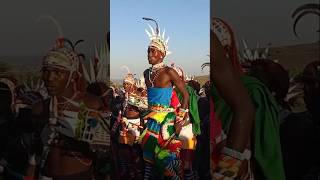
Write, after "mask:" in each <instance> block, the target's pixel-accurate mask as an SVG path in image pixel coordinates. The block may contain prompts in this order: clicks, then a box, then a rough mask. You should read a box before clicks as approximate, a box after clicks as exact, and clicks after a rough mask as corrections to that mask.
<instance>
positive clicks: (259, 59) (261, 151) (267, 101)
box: [0, 18, 320, 180]
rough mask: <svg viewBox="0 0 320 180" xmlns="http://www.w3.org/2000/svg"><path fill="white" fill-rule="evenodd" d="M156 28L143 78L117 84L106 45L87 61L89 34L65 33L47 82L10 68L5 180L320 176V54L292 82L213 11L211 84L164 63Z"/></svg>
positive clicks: (47, 59) (2, 134)
mask: <svg viewBox="0 0 320 180" xmlns="http://www.w3.org/2000/svg"><path fill="white" fill-rule="evenodd" d="M144 19H145V20H147V21H150V20H151V21H153V22H156V21H155V20H153V19H151V18H144ZM149 27H150V32H149V31H147V35H148V37H149V40H150V44H149V46H148V53H147V57H148V63H149V64H150V65H151V67H150V68H148V69H146V70H145V71H144V72H143V76H141V77H140V78H136V77H135V74H134V73H132V72H130V71H129V68H127V69H128V73H127V74H126V75H125V77H124V79H123V84H122V86H121V87H113V86H111V85H110V83H109V79H108V78H109V76H108V74H107V73H106V72H107V70H106V56H107V55H106V53H101V54H97V55H96V56H95V58H94V61H91V60H90V61H89V68H86V63H85V59H86V57H85V56H84V55H83V54H81V53H79V52H78V51H77V48H76V47H77V45H78V44H79V43H81V42H82V40H80V41H77V42H76V43H72V42H71V41H70V40H68V39H66V38H64V37H59V38H58V39H57V40H56V42H55V44H54V46H53V48H52V49H51V50H50V51H49V52H48V53H46V55H45V56H44V58H43V61H42V68H41V74H42V75H41V78H42V81H39V82H38V83H37V84H33V85H28V84H25V83H22V82H18V81H16V80H15V77H12V76H10V75H8V74H6V73H2V74H1V75H0V99H1V101H0V128H1V130H0V138H1V139H0V143H1V144H2V145H1V146H0V147H1V149H0V150H1V151H0V159H1V160H0V173H1V177H2V178H4V179H21V180H22V179H53V180H64V179H68V180H70V179H77V180H82V179H83V180H89V179H96V180H99V179H101V180H102V179H110V178H111V179H145V180H147V179H185V180H188V179H218V180H220V179H221V180H223V179H242V180H246V179H250V180H252V179H266V180H277V179H279V180H284V179H290V180H291V179H303V178H304V179H312V178H314V177H319V171H320V170H319V169H320V166H319V164H320V158H319V155H318V153H319V152H320V147H319V146H320V131H319V126H320V122H319V120H320V115H319V109H320V108H319V105H320V104H319V103H320V61H319V60H315V61H313V62H311V63H309V64H308V65H307V66H306V67H305V68H304V70H303V72H302V73H301V74H300V75H299V76H297V77H294V78H291V77H290V76H289V74H288V72H287V71H286V70H285V69H284V68H283V67H282V66H281V65H280V64H279V63H277V62H275V61H273V60H272V59H269V58H268V53H267V52H268V51H267V50H266V51H264V52H259V51H255V52H252V51H251V50H250V49H249V48H247V47H246V48H245V49H244V53H243V54H241V55H239V51H238V50H237V47H236V43H235V37H234V34H233V32H232V28H231V26H230V25H228V24H227V23H226V22H225V21H223V20H222V19H219V18H214V19H213V20H212V26H211V31H210V44H211V52H210V54H211V56H210V81H208V82H206V83H205V84H204V85H203V86H202V87H201V85H200V83H199V82H197V81H196V80H193V79H188V78H187V76H186V74H185V73H184V71H183V69H182V68H180V67H178V66H177V65H175V64H171V65H166V61H165V57H166V56H167V55H169V54H170V51H169V50H168V39H166V38H165V33H164V32H163V33H160V29H159V28H158V25H157V22H156V27H155V28H153V27H152V26H149ZM244 46H246V44H244ZM105 48H106V49H105V51H104V52H107V51H108V47H105ZM87 69H89V71H88V70H87ZM42 82H43V83H42ZM301 103H303V104H304V105H305V106H304V107H305V108H297V106H300V104H301Z"/></svg>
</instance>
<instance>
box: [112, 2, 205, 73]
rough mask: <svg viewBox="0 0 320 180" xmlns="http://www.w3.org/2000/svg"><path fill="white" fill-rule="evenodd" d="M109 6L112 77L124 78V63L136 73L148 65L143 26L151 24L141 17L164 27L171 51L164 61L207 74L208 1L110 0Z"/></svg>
mask: <svg viewBox="0 0 320 180" xmlns="http://www.w3.org/2000/svg"><path fill="white" fill-rule="evenodd" d="M110 6H111V8H110V28H111V30H110V36H111V37H110V41H111V46H110V47H111V48H110V56H111V57H110V60H111V62H110V63H111V79H120V78H123V76H124V75H125V73H126V71H125V70H124V69H122V68H121V66H123V65H127V66H128V67H129V68H130V70H131V72H133V73H135V74H137V75H140V74H142V72H143V71H144V70H145V69H146V68H148V67H149V64H148V61H147V47H148V44H149V39H148V37H147V35H146V33H145V30H144V29H148V25H147V24H148V23H150V24H151V25H152V26H153V25H154V24H152V22H149V21H145V20H143V19H142V17H149V18H153V19H156V20H157V21H158V23H159V26H160V28H161V31H162V30H163V28H165V29H166V37H167V36H169V37H170V40H169V50H170V51H171V52H172V54H170V55H168V56H167V57H166V58H165V62H167V63H169V62H175V63H176V65H178V66H181V67H182V68H183V69H184V71H185V72H186V73H187V74H188V75H207V74H209V70H208V69H205V70H204V71H203V72H202V71H201V64H202V63H204V62H207V61H209V59H208V57H207V54H209V44H210V41H209V25H210V24H209V20H210V19H209V16H210V2H209V0H161V1H160V0H111V4H110Z"/></svg>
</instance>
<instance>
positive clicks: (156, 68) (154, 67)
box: [151, 61, 166, 71]
mask: <svg viewBox="0 0 320 180" xmlns="http://www.w3.org/2000/svg"><path fill="white" fill-rule="evenodd" d="M165 66H166V65H165V64H164V62H163V61H162V62H160V63H157V64H154V65H152V66H151V70H152V71H156V70H158V69H161V68H163V67H165Z"/></svg>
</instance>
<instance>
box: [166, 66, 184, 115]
mask: <svg viewBox="0 0 320 180" xmlns="http://www.w3.org/2000/svg"><path fill="white" fill-rule="evenodd" d="M168 74H169V76H170V79H171V82H173V84H174V85H175V86H176V87H177V88H178V90H179V91H180V92H181V94H182V98H183V99H182V103H181V108H183V109H188V108H189V94H188V91H187V89H186V86H185V83H184V81H182V80H181V78H180V77H179V75H178V73H177V72H176V71H175V70H174V69H172V68H168Z"/></svg>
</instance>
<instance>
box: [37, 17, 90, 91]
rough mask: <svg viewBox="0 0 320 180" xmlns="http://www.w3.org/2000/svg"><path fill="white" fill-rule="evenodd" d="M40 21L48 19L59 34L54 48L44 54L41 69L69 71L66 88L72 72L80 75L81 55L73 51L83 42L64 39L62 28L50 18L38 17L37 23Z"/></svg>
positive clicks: (82, 56)
mask: <svg viewBox="0 0 320 180" xmlns="http://www.w3.org/2000/svg"><path fill="white" fill-rule="evenodd" d="M41 19H49V20H50V21H52V22H53V23H54V24H55V26H56V28H57V31H58V33H59V37H58V38H57V39H56V43H55V45H54V47H53V48H52V49H51V50H50V51H49V52H48V53H47V54H46V56H45V57H44V59H43V63H42V65H43V67H55V68H58V69H63V70H66V71H69V72H70V74H69V78H68V82H67V84H66V86H68V85H69V83H70V81H71V78H72V74H73V73H74V72H76V73H78V75H81V72H80V64H81V62H80V58H84V55H83V54H78V53H77V52H76V50H75V48H76V46H77V45H78V44H79V43H81V42H83V40H78V41H77V42H75V43H72V42H71V41H70V40H69V39H67V38H64V36H63V32H62V28H61V26H60V24H59V22H58V21H57V20H56V19H55V18H54V17H52V16H40V18H39V19H38V21H40V20H41Z"/></svg>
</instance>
